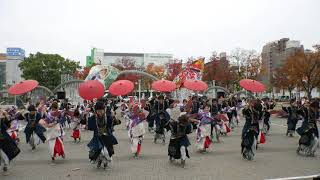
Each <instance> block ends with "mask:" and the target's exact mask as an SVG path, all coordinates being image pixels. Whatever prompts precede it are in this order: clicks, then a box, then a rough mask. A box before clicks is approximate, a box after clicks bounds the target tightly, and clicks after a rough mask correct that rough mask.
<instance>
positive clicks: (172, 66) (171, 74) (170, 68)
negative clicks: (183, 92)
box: [166, 59, 182, 81]
mask: <svg viewBox="0 0 320 180" xmlns="http://www.w3.org/2000/svg"><path fill="white" fill-rule="evenodd" d="M166 69H167V75H166V79H167V80H169V81H173V80H174V78H175V77H177V76H178V74H179V73H180V72H181V71H182V60H180V59H174V60H173V61H172V62H169V63H167V64H166Z"/></svg>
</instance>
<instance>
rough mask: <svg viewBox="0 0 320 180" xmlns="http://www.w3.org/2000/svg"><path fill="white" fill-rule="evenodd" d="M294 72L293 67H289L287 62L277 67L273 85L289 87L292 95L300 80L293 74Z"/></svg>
mask: <svg viewBox="0 0 320 180" xmlns="http://www.w3.org/2000/svg"><path fill="white" fill-rule="evenodd" d="M292 74H294V72H293V69H292V68H291V67H288V65H287V64H285V65H284V66H282V67H280V68H278V69H276V71H275V73H274V74H273V79H272V85H273V86H274V87H277V88H281V89H287V90H288V91H289V94H290V98H291V97H292V91H293V89H294V88H296V87H297V84H298V81H297V79H296V78H295V77H294V76H292Z"/></svg>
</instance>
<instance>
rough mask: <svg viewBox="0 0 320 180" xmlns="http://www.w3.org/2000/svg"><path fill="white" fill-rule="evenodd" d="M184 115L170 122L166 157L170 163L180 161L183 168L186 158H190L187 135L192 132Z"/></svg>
mask: <svg viewBox="0 0 320 180" xmlns="http://www.w3.org/2000/svg"><path fill="white" fill-rule="evenodd" d="M185 114H186V113H182V115H181V116H180V117H179V118H178V120H174V119H171V120H170V129H171V137H170V142H169V146H168V155H169V159H170V162H173V161H174V160H175V159H181V165H182V167H185V163H186V159H187V157H188V158H190V156H189V152H188V146H190V145H191V144H190V141H189V139H188V136H187V134H190V133H191V132H192V127H191V124H190V122H189V118H188V117H187V115H185Z"/></svg>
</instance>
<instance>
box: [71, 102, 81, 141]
mask: <svg viewBox="0 0 320 180" xmlns="http://www.w3.org/2000/svg"><path fill="white" fill-rule="evenodd" d="M80 121H81V118H80V112H79V110H78V108H77V109H75V110H74V113H73V118H72V121H71V128H72V131H73V132H72V135H71V137H72V138H73V140H74V143H77V140H78V143H80V141H81V134H80V126H81V123H80Z"/></svg>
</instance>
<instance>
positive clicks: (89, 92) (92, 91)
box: [78, 80, 104, 100]
mask: <svg viewBox="0 0 320 180" xmlns="http://www.w3.org/2000/svg"><path fill="white" fill-rule="evenodd" d="M78 92H79V95H80V97H82V98H83V99H85V100H93V99H95V98H101V97H102V96H103V95H104V86H103V84H102V83H100V82H99V81H98V80H90V81H85V82H84V83H81V84H80V86H79V89H78Z"/></svg>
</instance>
